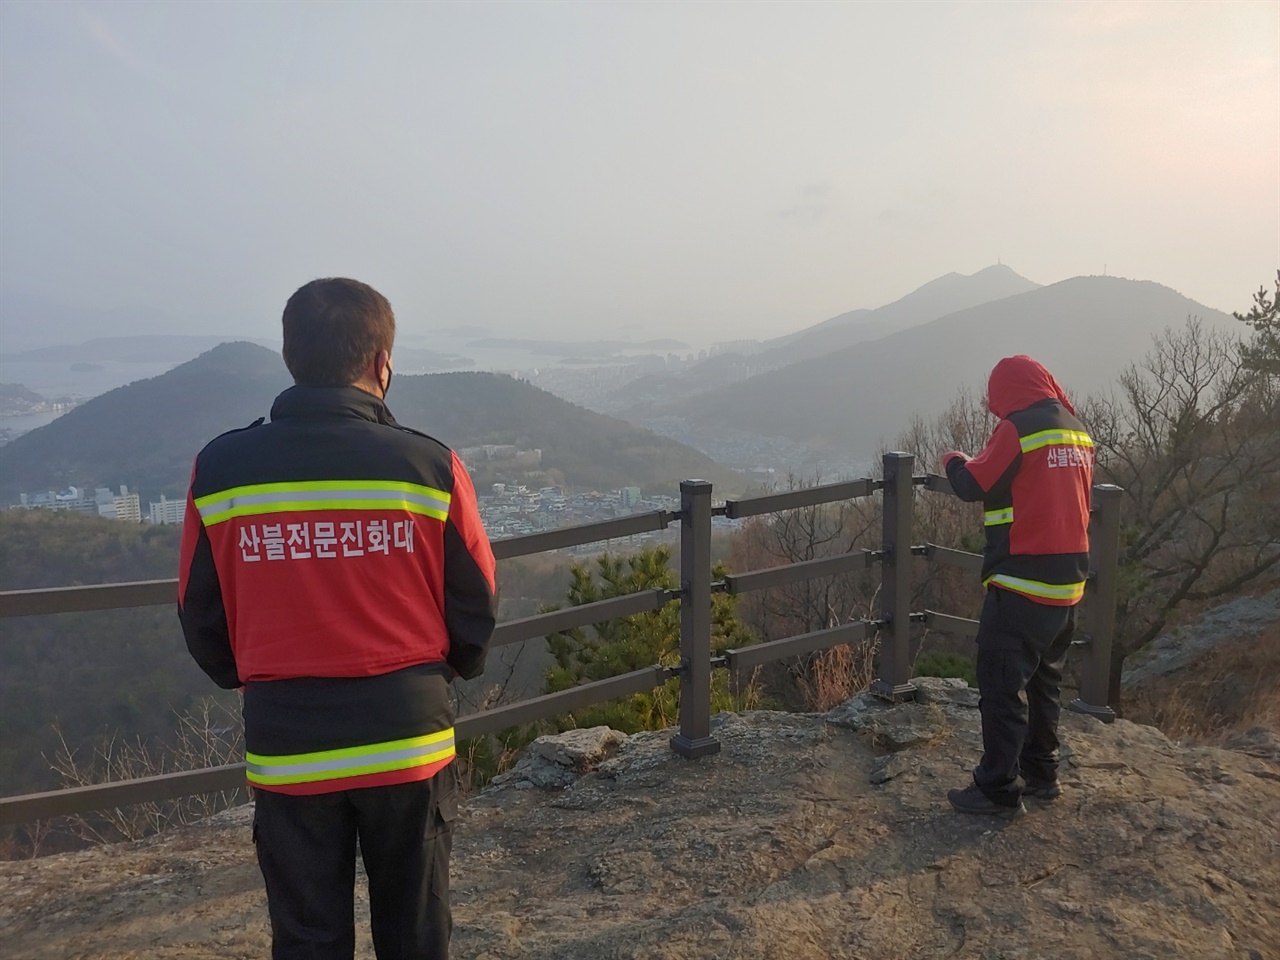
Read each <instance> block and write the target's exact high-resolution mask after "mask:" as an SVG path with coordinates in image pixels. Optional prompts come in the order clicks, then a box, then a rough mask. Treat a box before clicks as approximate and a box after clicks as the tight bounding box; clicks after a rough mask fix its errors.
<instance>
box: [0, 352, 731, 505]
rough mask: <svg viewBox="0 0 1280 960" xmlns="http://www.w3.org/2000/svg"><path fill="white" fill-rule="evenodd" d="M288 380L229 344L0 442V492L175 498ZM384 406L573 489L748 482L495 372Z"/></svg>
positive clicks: (411, 380)
mask: <svg viewBox="0 0 1280 960" xmlns="http://www.w3.org/2000/svg"><path fill="white" fill-rule="evenodd" d="M290 382H291V381H290V378H289V375H288V372H287V371H286V370H285V368H284V364H283V362H282V361H281V359H280V357H279V355H278V354H276V353H273V352H272V351H270V350H267V349H265V348H264V347H260V346H257V345H255V344H251V343H243V342H241V343H224V344H222V345H220V346H218V347H215V348H214V349H213V350H210V351H209V352H207V353H204V354H202V355H201V356H199V357H197V358H196V359H194V360H192V361H190V362H189V363H185V364H182V365H181V366H179V367H175V368H174V369H173V370H170V371H169V372H167V373H165V374H163V375H161V376H158V377H154V378H152V379H150V380H142V381H139V382H137V383H132V384H129V385H128V386H125V387H120V388H118V389H116V390H112V391H110V392H109V393H105V394H103V395H102V396H100V397H96V398H94V399H93V400H90V401H89V402H88V403H85V404H83V405H81V406H79V407H77V408H76V409H74V410H72V411H70V412H69V413H67V414H65V415H64V416H62V417H59V418H58V419H57V420H55V421H53V422H52V423H50V424H49V425H47V426H45V427H41V428H39V429H37V430H33V431H31V432H30V433H28V434H25V435H23V436H21V437H19V438H18V439H17V440H15V441H13V442H12V443H10V444H8V445H7V446H4V447H0V497H2V498H3V503H4V504H7V503H12V502H16V500H17V495H18V493H19V492H25V491H37V490H49V489H62V488H65V487H66V486H68V485H72V484H74V485H77V486H84V487H90V488H92V487H95V486H111V487H116V486H119V485H120V484H122V483H123V484H128V485H129V486H130V487H131V488H134V489H137V490H139V491H140V492H141V494H142V498H143V503H144V509H145V503H146V501H147V500H148V499H158V498H159V495H160V494H161V493H165V494H168V495H169V496H180V495H182V494H183V493H184V491H185V488H186V483H187V479H188V477H189V474H190V470H191V461H192V458H193V457H194V456H195V454H196V452H197V451H198V450H199V449H200V448H201V447H202V446H203V445H204V444H205V443H206V442H207V441H208V440H209V439H210V438H212V437H214V436H216V435H217V434H219V433H222V432H224V431H226V430H230V429H233V428H235V427H241V426H244V425H246V424H248V423H251V422H252V421H253V420H255V419H257V418H258V417H261V416H266V415H267V414H268V413H269V412H270V409H271V402H272V400H273V399H274V398H275V396H276V395H277V394H278V393H279V392H280V391H281V390H283V389H285V388H286V387H288V386H289V384H290ZM389 405H390V407H391V409H392V411H393V412H394V413H395V415H396V418H397V419H398V420H399V421H400V422H401V423H403V424H405V425H406V426H410V427H414V428H415V429H419V430H422V431H424V432H426V433H429V434H431V435H432V436H435V437H438V438H439V439H440V440H442V441H444V442H445V443H447V444H449V445H450V446H453V447H467V446H476V445H480V444H486V443H493V444H515V445H517V446H519V447H520V448H522V449H534V448H537V449H541V450H542V453H543V460H542V467H543V469H544V470H548V471H558V472H559V473H560V474H562V475H563V478H564V482H565V483H567V484H569V485H570V486H573V487H576V488H585V489H601V490H607V489H613V488H617V487H621V486H624V485H630V484H635V485H638V486H641V487H644V488H646V490H647V491H648V490H653V491H661V490H667V491H674V490H675V489H676V486H677V484H678V483H679V481H680V480H681V479H684V478H689V477H702V478H705V479H709V480H712V481H714V482H715V483H716V484H717V487H719V488H722V489H724V490H726V491H730V492H736V491H740V490H741V489H742V486H743V483H742V481H741V480H739V478H738V477H737V476H736V475H735V474H733V473H732V472H730V471H728V470H726V469H724V468H722V467H719V466H718V465H717V464H716V463H715V462H714V461H713V460H711V459H710V458H709V457H707V456H705V455H704V454H702V453H699V452H697V451H695V450H693V449H692V448H690V447H686V446H684V445H682V444H679V443H677V442H675V441H673V440H669V439H667V438H665V437H660V436H658V435H657V434H654V433H650V432H649V431H646V430H641V429H639V428H636V427H633V426H631V425H630V424H627V423H624V422H622V421H620V420H615V419H612V418H610V417H606V416H602V415H600V414H597V413H593V412H591V411H589V410H586V409H583V408H581V407H577V406H574V405H573V404H570V403H568V402H566V401H564V400H561V399H559V398H557V397H555V396H552V395H551V394H549V393H547V392H545V391H543V390H540V389H538V388H537V387H534V386H532V385H530V384H528V383H525V382H523V381H518V380H514V379H512V378H510V377H506V376H502V375H498V374H489V373H439V374H426V375H422V376H403V375H402V376H397V377H396V378H395V386H394V389H393V390H392V392H391V395H390V397H389Z"/></svg>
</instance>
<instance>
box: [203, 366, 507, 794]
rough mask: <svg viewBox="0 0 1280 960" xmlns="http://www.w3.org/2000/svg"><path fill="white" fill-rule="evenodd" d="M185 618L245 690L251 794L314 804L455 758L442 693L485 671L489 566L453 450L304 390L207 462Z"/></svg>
mask: <svg viewBox="0 0 1280 960" xmlns="http://www.w3.org/2000/svg"><path fill="white" fill-rule="evenodd" d="M178 590H179V616H180V619H181V621H182V626H183V631H184V633H185V635H186V639H187V645H188V648H189V649H190V650H191V653H192V655H193V657H194V658H195V659H196V662H197V663H198V664H199V665H200V666H201V668H203V669H204V670H205V672H206V673H208V674H209V676H210V677H211V678H212V679H213V680H214V681H215V682H216V683H217V684H219V685H220V686H223V687H228V688H231V687H238V686H241V685H243V686H244V691H245V692H244V718H245V744H246V750H247V754H248V760H249V780H250V782H251V783H253V784H254V786H256V787H259V788H262V789H268V790H278V791H281V792H288V793H318V792H326V791H330V790H343V789H349V788H351V787H357V786H371V785H377V784H383V783H397V782H405V781H410V780H416V779H423V778H425V777H428V776H431V775H432V774H434V772H435V771H436V770H438V769H440V767H442V766H443V765H445V764H446V763H448V762H449V761H451V760H452V759H453V756H454V752H453V729H452V727H453V712H452V706H451V702H450V698H449V693H448V689H447V686H446V681H447V680H448V679H451V678H452V677H453V675H454V674H455V673H456V674H459V675H461V676H463V677H466V678H469V677H473V676H477V675H478V674H479V673H480V672H481V671H482V670H483V669H484V661H485V654H486V652H487V648H488V643H489V637H490V634H491V633H492V632H493V627H494V619H495V618H494V560H493V553H492V551H491V549H490V547H489V541H488V539H487V537H486V536H485V532H484V529H483V527H482V526H481V523H480V517H479V513H478V510H477V506H476V498H475V492H474V490H473V489H472V486H471V480H470V478H469V477H468V476H467V473H466V470H465V469H463V467H462V464H461V462H460V461H459V460H458V458H457V456H456V455H455V454H454V453H453V452H452V451H451V450H449V448H448V447H446V446H444V445H443V444H441V443H439V442H438V441H436V440H433V439H431V438H430V437H427V436H425V435H423V434H420V433H417V432H416V431H413V430H409V429H407V428H404V427H401V426H399V425H398V424H397V423H396V422H395V420H394V419H392V417H391V415H390V413H389V412H388V411H387V409H386V406H385V405H384V404H383V402H382V401H381V400H379V399H378V398H377V397H374V396H373V395H371V394H368V393H366V392H364V391H362V390H359V389H357V388H355V387H337V388H321V387H302V386H297V387H293V388H292V389H290V390H287V391H285V392H284V393H283V394H281V395H280V397H278V398H277V399H276V402H275V405H274V406H273V408H272V411H271V422H270V423H269V424H265V425H260V424H255V425H254V426H252V427H248V428H245V429H244V430H236V431H232V432H231V433H227V434H223V435H222V436H221V437H218V438H217V439H215V440H213V441H212V442H211V443H210V444H209V445H208V446H206V447H205V448H204V450H202V451H201V452H200V454H199V456H198V457H197V458H196V462H195V467H194V469H193V471H192V477H191V491H190V494H189V496H188V500H187V514H186V520H185V523H184V525H183V536H182V562H181V568H180V574H179V585H178Z"/></svg>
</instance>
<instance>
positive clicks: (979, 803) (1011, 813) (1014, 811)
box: [947, 783, 1027, 820]
mask: <svg viewBox="0 0 1280 960" xmlns="http://www.w3.org/2000/svg"><path fill="white" fill-rule="evenodd" d="M947 799H948V800H950V801H951V806H952V807H954V808H955V810H956V812H957V813H980V814H985V815H987V816H989V817H1003V818H1004V819H1006V820H1012V819H1013V818H1014V817H1016V816H1018V815H1019V814H1023V813H1026V812H1027V808H1026V807H1024V806H1023V805H1022V801H1021V800H1019V801H1018V803H1017V805H1016V806H1009V805H1008V804H1004V803H996V802H995V801H994V800H992V799H991V798H990V797H988V796H987V795H986V794H985V793H983V792H982V788H981V787H979V786H978V785H977V784H976V783H971V784H969V786H967V787H965V788H964V789H963V790H948V791H947Z"/></svg>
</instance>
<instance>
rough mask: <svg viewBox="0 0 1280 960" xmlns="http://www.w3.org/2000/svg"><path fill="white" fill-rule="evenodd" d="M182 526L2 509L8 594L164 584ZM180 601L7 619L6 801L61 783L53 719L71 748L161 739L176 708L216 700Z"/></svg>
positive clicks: (0, 672)
mask: <svg viewBox="0 0 1280 960" xmlns="http://www.w3.org/2000/svg"><path fill="white" fill-rule="evenodd" d="M178 535H179V529H178V528H177V527H174V526H151V525H149V524H144V525H138V524H130V523H121V522H119V521H118V520H104V519H102V518H100V517H86V516H84V515H82V514H78V513H49V512H47V511H44V510H29V511H28V510H10V511H5V512H0V590H25V589H35V588H39V587H61V586H75V585H79V584H92V583H112V582H119V581H128V580H158V579H164V578H167V577H172V576H174V575H175V574H176V571H177V556H178ZM176 602H177V591H175V592H174V605H173V606H159V607H138V608H133V609H127V610H104V611H95V612H92V613H62V614H56V615H52V616H39V617H17V618H15V619H12V620H4V621H0V627H2V629H3V638H2V639H3V643H0V729H3V730H4V740H3V743H2V744H0V780H3V782H4V784H5V793H6V794H16V793H24V792H27V791H32V790H41V789H51V788H54V787H57V786H59V785H60V783H59V781H58V779H57V777H55V776H54V774H53V773H52V771H51V770H50V768H49V763H48V762H47V760H46V758H51V757H53V755H54V753H55V751H56V749H57V746H58V740H57V735H56V733H55V731H54V724H55V723H56V724H57V725H58V727H59V728H60V729H61V730H62V731H63V733H64V734H65V736H66V738H67V741H68V742H69V743H71V744H73V745H78V744H83V743H84V742H85V741H86V740H87V739H88V738H91V737H93V736H95V735H98V734H109V733H110V732H111V731H121V732H123V733H124V734H125V735H127V736H129V737H133V736H143V737H148V736H153V735H158V734H162V733H166V732H168V731H169V730H170V729H171V728H172V726H173V716H172V711H173V710H185V709H188V708H189V707H190V706H191V704H192V703H193V702H194V700H195V699H196V698H198V697H201V696H206V695H212V694H214V693H216V690H215V688H214V687H213V685H212V684H211V683H210V682H209V680H208V679H207V678H206V677H205V676H204V674H202V673H201V672H200V670H199V668H197V667H196V665H195V663H194V662H193V661H192V659H191V657H190V656H188V654H187V650H186V646H185V645H184V644H183V640H182V633H181V631H180V630H179V628H178V618H177V616H176V614H175V606H176Z"/></svg>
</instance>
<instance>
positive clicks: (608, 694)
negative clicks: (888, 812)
mask: <svg viewBox="0 0 1280 960" xmlns="http://www.w3.org/2000/svg"><path fill="white" fill-rule="evenodd" d="M913 463H914V458H913V457H912V456H911V455H909V454H905V453H887V454H885V455H884V458H883V466H884V476H883V479H881V480H873V479H870V478H864V479H861V480H853V481H845V482H841V483H832V484H824V485H820V486H814V487H808V488H805V489H802V490H795V491H791V492H788V493H779V494H770V495H767V496H759V497H750V498H744V499H739V500H729V501H727V502H726V503H725V504H724V505H723V506H720V507H713V505H712V485H711V484H710V483H708V482H706V481H704V480H686V481H683V482H682V483H681V484H680V510H679V511H678V512H677V513H671V512H668V511H661V510H659V511H653V512H651V513H644V514H637V515H633V516H628V517H620V518H618V519H614V520H605V521H602V522H599V523H587V524H580V525H578V526H573V527H565V528H563V529H559V530H552V531H548V532H544V533H534V534H528V535H525V536H519V537H510V538H507V539H503V540H495V541H494V542H493V552H494V555H495V557H497V558H498V559H499V560H505V559H509V558H512V557H520V556H527V555H530V554H535V553H541V552H543V551H547V550H555V549H561V548H564V547H570V546H579V545H583V544H590V543H596V542H601V541H607V540H611V539H614V538H619V537H627V536H632V535H634V534H638V533H648V532H653V531H657V530H663V529H665V528H666V527H667V526H668V525H669V524H670V523H672V522H676V521H678V522H679V524H680V588H679V589H678V590H663V589H654V590H645V591H641V592H638V593H633V594H629V595H626V596H621V597H613V598H610V599H608V600H600V601H597V602H595V603H587V604H582V605H580V606H576V607H569V608H566V609H563V610H556V611H552V612H550V613H542V614H538V615H536V616H532V617H524V618H522V619H518V620H511V621H506V622H504V623H501V624H499V625H498V627H497V629H496V630H495V631H494V635H493V640H492V645H493V646H502V645H505V644H510V643H517V642H520V641H522V640H530V639H534V638H537V637H544V636H547V635H548V634H553V633H558V632H561V631H565V630H569V629H572V628H574V627H584V626H589V625H591V624H595V623H601V622H603V621H606V620H611V619H615V618H618V617H626V616H632V615H634V614H637V613H643V612H646V611H651V610H658V609H661V608H662V607H663V606H665V605H666V604H668V603H671V602H678V603H679V604H680V664H679V666H671V667H668V666H662V665H659V664H654V665H652V666H649V667H645V668H643V669H640V670H634V671H631V672H630V673H625V674H622V675H620V676H615V677H609V678H607V679H604V680H598V681H594V682H591V683H585V684H582V685H580V686H577V687H573V688H571V689H569V690H562V691H559V692H557V693H551V694H546V695H544V696H540V697H534V698H531V699H528V700H522V701H519V702H517V703H511V704H507V705H504V706H500V707H496V708H494V709H491V710H486V711H483V712H480V713H475V714H471V715H469V716H465V717H462V718H460V719H459V720H458V721H457V723H456V724H455V730H456V733H457V736H458V738H459V739H463V738H467V737H475V736H480V735H482V734H486V733H492V732H495V731H498V730H503V729H506V728H508V727H512V726H517V725H520V724H525V723H531V722H534V721H536V720H541V719H546V718H548V717H553V716H558V715H561V714H564V713H569V712H572V711H573V710H577V709H580V708H582V707H585V706H589V705H591V704H595V703H601V702H604V701H607V700H614V699H618V698H620V697H625V696H630V695H632V694H635V693H641V692H644V691H647V690H652V689H653V688H654V687H656V686H659V685H661V684H663V683H665V682H666V681H667V680H669V679H671V678H673V677H678V678H679V680H680V715H679V719H680V728H679V731H678V732H677V733H676V734H675V735H674V736H672V738H671V747H672V749H673V750H674V751H675V752H676V753H678V754H680V755H681V756H683V757H688V758H691V759H692V758H697V757H703V756H707V755H709V754H714V753H716V752H718V751H719V749H720V743H719V741H718V740H716V739H715V737H713V736H712V734H711V674H712V671H713V670H716V669H729V670H733V671H745V670H750V669H753V668H754V667H757V666H760V665H761V664H764V663H768V662H770V661H773V660H778V659H781V658H784V657H792V656H798V655H802V654H807V653H813V652H815V651H820V650H825V649H828V648H830V647H834V646H838V645H840V644H846V643H854V642H859V641H863V640H866V639H868V638H872V637H877V638H878V640H879V645H880V658H879V669H880V673H879V676H878V677H877V678H876V680H875V681H874V683H873V684H872V691H873V692H874V693H876V694H877V695H879V696H881V697H883V698H885V699H889V700H894V701H901V700H909V699H912V698H913V697H914V696H915V692H916V688H915V685H914V684H913V683H912V682H911V670H912V659H911V658H912V652H913V651H912V645H911V629H912V624H923V625H924V626H926V627H928V628H930V629H934V630H937V631H939V632H943V633H952V634H958V635H961V636H970V637H971V636H973V635H974V634H976V632H977V625H978V623H977V621H976V620H970V619H967V618H964V617H958V616H954V615H951V614H946V613H940V612H937V611H933V610H925V611H922V612H913V611H912V610H911V587H912V578H911V558H912V557H913V556H916V557H920V558H922V559H923V560H924V561H925V562H926V563H937V564H945V565H951V566H956V567H959V568H961V569H963V570H966V571H968V572H971V573H973V574H974V575H975V577H976V575H977V573H978V571H980V570H981V567H982V558H981V557H980V556H978V555H977V554H972V553H965V552H964V551H960V550H953V549H950V548H948V547H941V546H938V545H937V544H932V543H926V544H920V545H912V543H911V524H912V502H913V497H914V490H915V488H916V487H922V488H923V489H924V490H927V491H933V492H937V493H947V494H949V493H951V492H952V491H951V486H950V484H949V483H948V482H947V479H946V478H945V477H940V476H937V475H933V474H931V475H927V476H914V475H913V473H912V466H913ZM876 492H879V493H880V494H881V495H882V497H883V511H882V513H883V522H882V542H881V546H880V549H878V550H856V551H852V552H850V553H847V554H843V555H840V556H836V557H828V558H822V559H818V560H809V561H804V562H800V563H792V564H787V565H785V566H779V567H772V568H769V569H765V570H755V571H747V572H745V573H738V574H732V575H728V576H725V577H724V579H723V580H720V581H715V582H713V581H712V579H711V566H712V564H711V520H712V517H713V516H716V515H720V516H725V517H730V518H743V517H752V516H760V515H763V514H769V513H779V512H783V511H787V510H795V509H799V508H804V507H812V506H820V505H823V504H829V503H835V502H839V501H844V500H852V499H858V498H865V497H870V496H872V495H873V494H875V493H876ZM1121 493H1122V491H1121V490H1120V488H1119V487H1114V486H1109V485H1100V486H1096V487H1095V488H1094V515H1093V522H1092V526H1091V544H1092V548H1093V550H1092V555H1091V565H1092V570H1091V573H1090V577H1089V580H1088V583H1087V585H1086V590H1085V616H1084V629H1083V632H1082V634H1081V637H1080V639H1079V640H1078V641H1077V642H1078V643H1079V644H1080V645H1082V646H1084V647H1085V649H1086V657H1085V664H1084V669H1083V676H1082V682H1081V684H1080V690H1079V693H1080V696H1079V698H1078V699H1077V700H1075V701H1074V702H1072V703H1071V704H1070V707H1071V709H1074V710H1078V711H1081V712H1084V713H1089V714H1092V715H1094V716H1097V717H1100V718H1102V719H1104V720H1108V719H1111V718H1112V717H1113V716H1114V714H1113V713H1112V711H1111V709H1110V707H1109V706H1108V705H1107V690H1108V679H1109V671H1110V658H1111V641H1112V637H1113V632H1114V620H1115V590H1116V563H1117V557H1118V549H1119V510H1120V495H1121ZM876 563H879V564H880V567H881V585H880V590H879V595H880V611H879V616H878V617H877V618H875V619H863V620H855V621H850V622H848V623H844V624H840V625H838V626H834V627H829V628H827V629H823V630H817V631H813V632H810V633H805V634H801V635H798V636H792V637H785V638H782V639H779V640H771V641H768V642H766V643H760V644H756V645H753V646H749V647H741V648H737V649H731V650H727V651H725V653H724V654H723V655H722V656H719V657H713V656H712V650H711V598H712V594H713V593H719V592H723V593H729V594H733V595H740V594H744V593H747V592H750V591H754V590H765V589H769V588H772V587H777V586H780V585H782V584H786V583H792V582H796V581H799V580H806V579H815V578H822V577H830V576H835V575H839V574H843V573H851V572H854V571H857V570H865V569H867V568H869V567H870V566H872V565H873V564H876ZM176 588H177V581H176V580H153V581H145V582H139V583H122V584H105V585H102V586H90V587H58V588H53V589H46V590H16V591H8V592H3V593H0V618H3V617H19V616H32V615H43V614H51V613H67V612H78V611H87V610H112V609H118V608H122V607H136V606H149V605H157V604H169V603H175V602H176V593H177V589H176ZM243 786H244V764H229V765H227V766H221V767H212V768H208V769H205V770H192V771H185V772H181V773H170V774H163V775H160V776H154V777H146V778H140V779H136V780H127V781H121V782H118V783H107V784H100V785H95V786H87V787H75V788H70V789H65V790H53V791H48V792H45V793H37V794H28V795H25V796H18V797H6V798H2V799H0V824H15V823H28V822H31V821H34V820H39V819H44V818H48V817H56V816H64V815H67V814H78V813H89V812H92V811H95V810H103V809H109V808H113V807H118V806H124V805H127V804H131V803H139V802H145V801H156V800H165V799H172V798H175V797H182V796H189V795H191V794H196V793H207V792H215V791H223V790H233V789H237V788H239V787H243Z"/></svg>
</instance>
